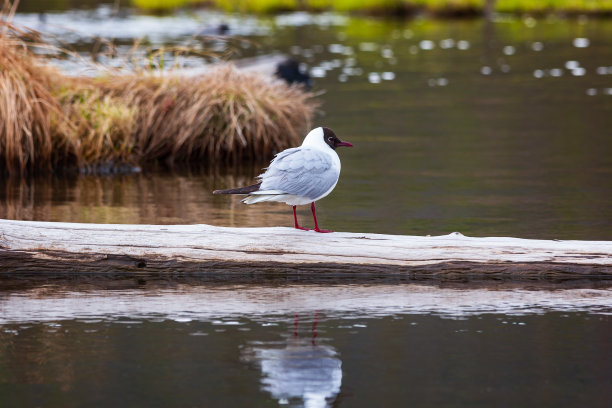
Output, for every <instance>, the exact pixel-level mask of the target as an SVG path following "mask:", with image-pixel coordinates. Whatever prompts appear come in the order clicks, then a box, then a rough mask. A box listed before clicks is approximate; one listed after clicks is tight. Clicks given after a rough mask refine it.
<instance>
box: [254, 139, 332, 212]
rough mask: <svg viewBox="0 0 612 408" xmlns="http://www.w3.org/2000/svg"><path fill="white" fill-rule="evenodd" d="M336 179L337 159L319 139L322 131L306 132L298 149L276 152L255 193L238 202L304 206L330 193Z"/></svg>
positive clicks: (330, 149)
mask: <svg viewBox="0 0 612 408" xmlns="http://www.w3.org/2000/svg"><path fill="white" fill-rule="evenodd" d="M338 177H340V158H339V157H338V153H336V151H335V150H334V149H332V148H331V147H330V146H329V145H328V144H327V143H325V141H324V139H323V129H322V128H320V127H319V128H316V129H313V130H312V131H310V133H308V135H307V136H306V138H305V139H304V142H303V143H302V145H301V146H300V147H294V148H291V149H287V150H283V151H282V152H280V153H278V154H277V155H276V156H275V157H274V159H273V160H272V162H271V163H270V166H269V167H268V168H267V169H266V171H265V172H264V173H263V174H261V175H260V176H259V179H260V180H261V186H260V187H259V190H257V191H254V192H251V193H249V196H248V197H246V198H245V199H243V200H242V201H243V202H244V203H246V204H254V203H258V202H261V201H279V202H284V203H287V204H289V205H292V206H295V205H304V204H310V203H312V202H314V201H317V200H320V199H321V198H323V197H325V196H327V195H328V194H329V193H331V192H332V190H333V189H334V187H336V184H337V183H338Z"/></svg>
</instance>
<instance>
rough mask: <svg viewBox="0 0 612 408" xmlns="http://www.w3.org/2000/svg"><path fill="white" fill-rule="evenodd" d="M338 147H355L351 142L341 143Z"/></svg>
mask: <svg viewBox="0 0 612 408" xmlns="http://www.w3.org/2000/svg"><path fill="white" fill-rule="evenodd" d="M336 146H344V147H353V145H352V144H351V143H349V142H340V143H338V144H337V145H336Z"/></svg>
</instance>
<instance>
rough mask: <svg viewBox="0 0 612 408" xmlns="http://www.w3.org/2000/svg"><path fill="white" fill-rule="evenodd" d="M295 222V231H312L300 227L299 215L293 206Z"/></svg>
mask: <svg viewBox="0 0 612 408" xmlns="http://www.w3.org/2000/svg"><path fill="white" fill-rule="evenodd" d="M293 222H294V223H295V229H301V230H304V231H310V229H308V228H304V227H300V225H299V224H298V221H297V214H296V212H295V205H294V206H293Z"/></svg>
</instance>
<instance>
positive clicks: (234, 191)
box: [213, 181, 261, 194]
mask: <svg viewBox="0 0 612 408" xmlns="http://www.w3.org/2000/svg"><path fill="white" fill-rule="evenodd" d="M259 186H261V181H260V182H259V183H257V184H253V185H251V186H246V187H238V188H230V189H229V190H215V191H213V194H249V193H252V192H253V191H257V190H259Z"/></svg>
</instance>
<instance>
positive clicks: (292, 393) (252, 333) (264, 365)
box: [0, 279, 612, 407]
mask: <svg viewBox="0 0 612 408" xmlns="http://www.w3.org/2000/svg"><path fill="white" fill-rule="evenodd" d="M150 283H151V282H149V281H147V280H146V279H145V281H144V282H141V283H140V288H124V289H120V288H115V289H108V288H107V289H98V288H92V289H89V290H88V289H84V288H83V287H73V286H72V283H68V284H63V285H58V284H57V283H55V284H54V283H52V282H50V283H49V285H46V286H38V287H34V288H29V289H26V290H24V289H19V290H17V289H16V288H15V289H14V290H8V291H3V293H2V294H1V295H0V310H2V317H1V318H0V339H1V341H0V394H1V395H2V400H3V403H4V404H5V406H38V405H41V406H51V407H54V406H58V407H59V406H61V407H66V406H68V407H70V406H109V405H129V406H160V407H161V406H169V405H171V406H209V407H223V406H244V407H246V406H249V407H252V406H261V407H265V406H279V405H280V406H285V405H287V404H288V405H289V406H295V407H299V406H304V407H331V406H347V407H370V406H373V405H382V406H406V405H416V406H431V405H435V406H448V407H450V406H455V407H457V406H460V407H463V406H465V407H473V406H483V407H484V406H492V405H494V406H509V407H510V406H518V405H520V406H576V407H578V406H589V407H606V406H609V404H610V403H611V402H612V392H611V391H610V390H612V388H611V386H612V374H611V373H612V351H611V349H610V347H609V344H610V341H611V340H612V337H611V336H612V331H611V328H612V321H611V320H610V316H611V314H612V302H610V298H611V297H610V295H611V294H610V289H609V287H606V286H601V285H593V284H587V285H585V286H584V287H580V288H575V289H566V290H563V291H557V290H550V288H549V289H540V290H536V289H534V288H532V289H527V288H520V287H512V286H509V287H507V286H506V287H505V286H504V285H500V286H497V287H491V286H490V285H489V286H488V287H484V288H477V287H472V288H470V287H465V286H463V287H462V286H461V285H459V286H457V285H456V284H455V285H447V287H444V286H437V285H433V286H432V285H427V286H425V285H422V284H421V285H414V284H399V285H398V284H394V285H364V284H342V285H333V284H332V285H330V284H324V285H322V284H311V285H304V284H292V285H286V284H281V285H279V284H265V285H227V284H194V283H193V282H191V283H189V284H185V283H181V282H180V280H179V281H174V282H173V281H170V282H166V284H167V285H166V286H165V287H158V288H149V289H147V286H148V285H149V284H150ZM168 283H169V285H168ZM107 284H108V282H107ZM124 284H125V282H124Z"/></svg>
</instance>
